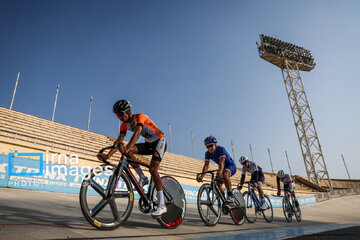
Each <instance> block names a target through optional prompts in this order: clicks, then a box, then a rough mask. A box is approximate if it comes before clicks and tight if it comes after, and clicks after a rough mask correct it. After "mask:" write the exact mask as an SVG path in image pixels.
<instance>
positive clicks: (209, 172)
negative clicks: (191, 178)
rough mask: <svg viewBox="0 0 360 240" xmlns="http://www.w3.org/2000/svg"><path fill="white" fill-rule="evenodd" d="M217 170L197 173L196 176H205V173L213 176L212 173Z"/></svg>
mask: <svg viewBox="0 0 360 240" xmlns="http://www.w3.org/2000/svg"><path fill="white" fill-rule="evenodd" d="M217 171H218V170H210V171H206V172H202V173H197V174H196V176H199V175H201V174H205V173H211V174H212V175H214V172H217Z"/></svg>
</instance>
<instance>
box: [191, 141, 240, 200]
mask: <svg viewBox="0 0 360 240" xmlns="http://www.w3.org/2000/svg"><path fill="white" fill-rule="evenodd" d="M204 144H205V146H206V148H207V149H208V151H206V152H205V163H204V166H203V170H202V172H203V174H201V175H198V177H197V178H196V180H197V181H198V182H202V180H203V178H204V176H205V174H204V172H206V171H208V169H209V162H210V159H211V160H213V161H214V162H215V163H217V164H218V165H219V171H218V173H217V177H218V178H221V179H223V180H224V183H225V187H226V190H227V193H228V196H227V200H226V202H227V203H228V204H234V203H235V202H234V197H233V195H232V187H231V180H230V177H231V176H232V175H234V174H235V173H236V165H235V163H234V161H233V160H232V159H231V157H230V155H229V154H228V153H227V151H226V150H225V148H224V147H222V146H219V145H217V140H216V138H215V137H213V136H209V137H207V138H205V140H204ZM217 185H218V187H219V189H220V191H221V192H222V194H223V195H224V190H223V188H222V185H223V184H222V183H219V182H217ZM224 196H225V195H224Z"/></svg>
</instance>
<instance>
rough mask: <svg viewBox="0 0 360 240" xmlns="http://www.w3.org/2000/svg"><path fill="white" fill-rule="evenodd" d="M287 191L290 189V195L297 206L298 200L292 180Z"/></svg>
mask: <svg viewBox="0 0 360 240" xmlns="http://www.w3.org/2000/svg"><path fill="white" fill-rule="evenodd" d="M289 191H290V193H291V195H292V196H293V197H294V200H295V206H296V207H299V202H298V200H297V199H296V196H295V183H293V182H292V183H290V184H289Z"/></svg>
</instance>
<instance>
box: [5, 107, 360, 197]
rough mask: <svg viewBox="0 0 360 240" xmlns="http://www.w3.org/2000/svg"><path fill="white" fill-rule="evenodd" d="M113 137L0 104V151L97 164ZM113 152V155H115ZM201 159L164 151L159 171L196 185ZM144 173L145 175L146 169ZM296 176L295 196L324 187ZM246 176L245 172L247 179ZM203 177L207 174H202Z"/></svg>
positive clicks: (350, 183) (269, 179)
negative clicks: (71, 157) (53, 155)
mask: <svg viewBox="0 0 360 240" xmlns="http://www.w3.org/2000/svg"><path fill="white" fill-rule="evenodd" d="M114 141H115V139H113V138H110V137H108V136H105V135H101V134H97V133H94V132H90V131H86V130H83V129H79V128H75V127H71V126H68V125H64V124H61V123H57V122H52V121H50V120H46V119H42V118H39V117H35V116H32V115H29V114H25V113H21V112H18V111H14V110H9V109H7V108H4V107H0V143H1V144H0V153H2V154H8V153H9V152H13V151H14V150H18V151H19V152H39V151H42V152H46V151H48V152H49V153H64V154H68V155H69V154H77V155H78V156H79V165H80V166H84V165H88V166H95V165H97V164H99V161H98V160H97V158H96V154H97V152H98V151H99V150H100V149H101V148H103V147H106V146H110V145H112V144H113V142H114ZM119 158H120V154H119V153H116V154H115V155H114V157H113V159H119ZM139 158H140V160H141V161H147V162H149V160H150V159H149V157H139ZM203 164H204V162H203V161H202V160H199V159H195V158H191V157H185V156H182V155H178V154H174V153H169V152H167V153H165V155H164V159H163V161H162V163H161V165H160V170H159V172H160V174H161V175H165V174H166V175H171V176H175V177H176V178H177V179H178V180H179V182H180V183H181V184H187V185H192V186H200V185H201V184H200V183H198V182H196V180H195V177H196V173H198V172H201V171H202V167H203ZM217 168H218V166H217V165H216V164H213V163H210V170H212V169H217ZM145 173H146V175H148V176H149V174H148V173H147V171H146V172H145ZM293 177H294V179H295V180H296V183H297V187H296V192H297V194H298V195H299V196H306V195H313V194H314V193H316V192H320V191H326V190H324V189H323V188H319V187H318V186H313V185H311V184H309V183H308V181H307V180H306V179H305V178H304V177H300V176H293ZM240 178H241V169H238V172H237V173H236V174H235V175H234V176H233V177H232V182H233V185H234V186H236V185H237V183H239V182H240ZM249 178H250V176H247V179H249ZM265 179H266V181H265V185H264V190H265V193H267V194H269V195H274V194H275V193H276V174H273V173H265ZM204 180H205V181H209V178H207V177H205V179H204ZM333 186H334V188H337V189H340V188H354V187H360V181H356V180H333Z"/></svg>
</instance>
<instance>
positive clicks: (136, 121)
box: [98, 99, 167, 217]
mask: <svg viewBox="0 0 360 240" xmlns="http://www.w3.org/2000/svg"><path fill="white" fill-rule="evenodd" d="M113 112H114V113H115V114H116V117H117V118H118V119H120V120H121V121H122V124H121V126H120V135H119V137H118V139H117V140H116V141H115V143H114V146H116V145H118V144H119V143H122V142H123V140H124V138H125V135H126V132H127V130H130V131H132V132H134V133H133V135H132V137H131V139H130V141H129V142H128V144H127V145H126V146H125V145H123V146H122V147H120V149H119V150H120V152H121V153H122V154H124V153H129V154H131V155H133V154H140V155H152V158H151V163H150V167H149V172H150V174H151V177H152V178H153V180H154V183H155V188H156V191H157V199H158V200H159V206H158V208H157V210H156V211H154V212H153V213H152V214H151V215H152V216H154V217H155V216H160V215H162V214H163V213H165V212H166V211H167V208H166V206H165V201H164V194H163V191H162V182H161V178H160V175H159V173H158V169H159V165H160V162H161V159H162V157H163V155H164V153H165V151H166V139H165V136H164V134H163V133H162V132H161V131H160V130H159V129H158V127H157V126H156V125H155V123H154V122H153V121H151V119H150V118H149V117H148V116H146V115H145V114H143V113H137V114H132V113H131V104H130V102H129V101H128V100H125V99H122V100H119V101H117V102H116V103H115V104H114V106H113ZM140 135H141V136H143V137H144V138H145V143H136V142H137V141H138V139H139V137H140ZM116 150H117V149H116V148H114V149H111V150H110V151H109V153H108V154H104V153H101V154H98V158H101V157H102V158H104V159H105V160H106V159H109V158H110V157H111V156H112V155H113V154H114V153H115V152H116ZM131 166H132V167H133V168H134V169H135V171H136V173H137V174H138V175H139V177H140V180H139V184H140V185H141V186H142V187H143V186H145V185H146V184H148V179H147V177H146V176H145V175H144V173H143V171H142V170H141V168H140V166H139V164H131Z"/></svg>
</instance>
